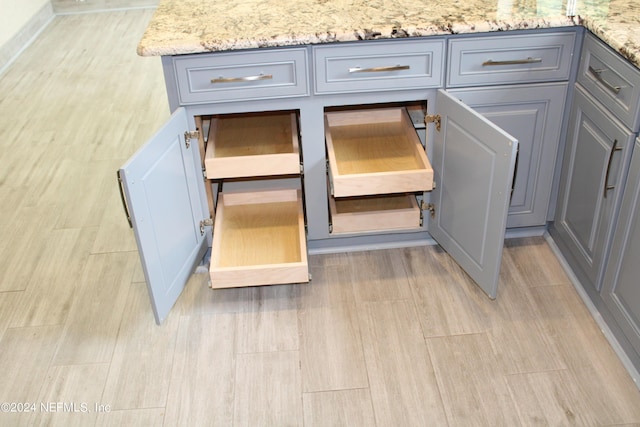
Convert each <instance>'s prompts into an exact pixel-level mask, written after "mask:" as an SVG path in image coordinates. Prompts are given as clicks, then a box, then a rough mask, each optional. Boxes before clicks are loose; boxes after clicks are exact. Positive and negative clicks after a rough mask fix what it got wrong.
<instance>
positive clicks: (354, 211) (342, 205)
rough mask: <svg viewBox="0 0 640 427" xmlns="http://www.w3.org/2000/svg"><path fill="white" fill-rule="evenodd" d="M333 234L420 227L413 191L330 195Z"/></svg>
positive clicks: (418, 209)
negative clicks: (352, 196) (406, 192)
mask: <svg viewBox="0 0 640 427" xmlns="http://www.w3.org/2000/svg"><path fill="white" fill-rule="evenodd" d="M329 209H330V212H331V224H332V233H333V234H339V233H362V232H379V231H385V230H403V229H412V228H413V229H415V228H418V227H420V208H419V207H418V203H417V202H416V197H415V196H414V195H412V194H393V195H384V196H371V197H357V198H351V197H349V198H341V199H336V198H334V197H330V198H329Z"/></svg>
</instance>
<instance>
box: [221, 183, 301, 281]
mask: <svg viewBox="0 0 640 427" xmlns="http://www.w3.org/2000/svg"><path fill="white" fill-rule="evenodd" d="M209 272H210V275H211V287H212V288H230V287H240V286H258V285H275V284H284V283H302V282H308V281H309V266H308V261H307V243H306V236H305V229H304V214H303V211H302V193H301V191H300V190H291V189H285V190H263V191H252V192H242V193H221V194H220V197H219V199H218V207H217V210H216V219H215V224H214V229H213V247H212V256H211V265H210V267H209Z"/></svg>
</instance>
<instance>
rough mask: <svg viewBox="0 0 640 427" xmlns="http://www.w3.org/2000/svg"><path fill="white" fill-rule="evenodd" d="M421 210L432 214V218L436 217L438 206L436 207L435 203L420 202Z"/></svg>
mask: <svg viewBox="0 0 640 427" xmlns="http://www.w3.org/2000/svg"><path fill="white" fill-rule="evenodd" d="M420 209H422V210H423V211H429V212H431V218H435V217H436V205H434V204H433V203H426V202H425V201H424V200H422V201H421V202H420Z"/></svg>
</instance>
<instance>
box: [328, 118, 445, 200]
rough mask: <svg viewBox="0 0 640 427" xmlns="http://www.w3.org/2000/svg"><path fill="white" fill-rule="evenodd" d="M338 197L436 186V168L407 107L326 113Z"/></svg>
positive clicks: (334, 189)
mask: <svg viewBox="0 0 640 427" xmlns="http://www.w3.org/2000/svg"><path fill="white" fill-rule="evenodd" d="M325 139H326V144H327V153H328V157H329V178H330V182H331V187H332V193H333V195H334V196H335V197H352V196H365V195H374V194H391V193H411V192H420V191H430V190H432V189H433V169H432V167H431V163H429V159H428V158H427V155H426V153H425V151H424V147H423V146H422V143H421V142H420V138H419V137H418V135H417V133H416V131H415V128H414V126H413V123H412V121H411V119H410V117H409V114H408V113H407V111H406V109H405V108H380V109H363V110H350V111H334V112H327V113H325Z"/></svg>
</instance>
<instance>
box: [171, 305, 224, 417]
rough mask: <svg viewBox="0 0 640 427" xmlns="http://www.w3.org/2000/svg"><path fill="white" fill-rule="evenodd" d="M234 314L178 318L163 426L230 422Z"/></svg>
mask: <svg viewBox="0 0 640 427" xmlns="http://www.w3.org/2000/svg"><path fill="white" fill-rule="evenodd" d="M235 317H236V315H235V314H233V313H231V314H214V315H208V316H183V317H182V318H181V320H180V327H179V329H178V338H177V343H176V351H175V356H174V359H173V370H172V372H171V383H170V386H169V396H168V399H167V404H166V415H165V421H164V422H165V424H166V425H173V426H179V425H191V426H197V425H210V426H229V425H232V423H233V398H234V381H235V372H236V369H235V367H236V361H235V346H236V343H235V342H236V318H235Z"/></svg>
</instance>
